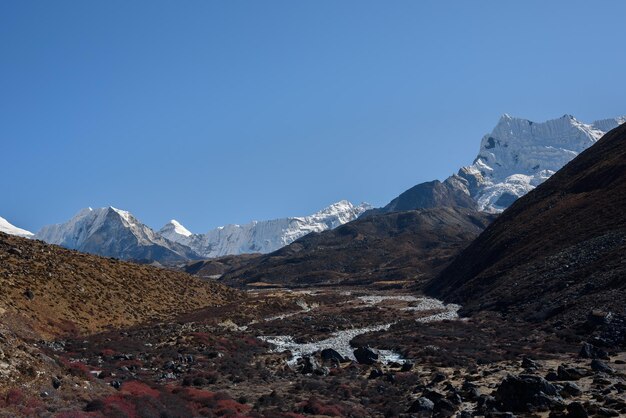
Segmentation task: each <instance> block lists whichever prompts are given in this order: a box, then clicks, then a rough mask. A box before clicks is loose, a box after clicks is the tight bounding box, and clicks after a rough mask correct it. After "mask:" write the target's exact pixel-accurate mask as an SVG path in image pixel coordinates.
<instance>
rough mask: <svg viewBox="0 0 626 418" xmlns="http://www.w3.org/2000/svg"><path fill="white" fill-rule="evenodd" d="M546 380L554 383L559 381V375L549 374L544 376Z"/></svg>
mask: <svg viewBox="0 0 626 418" xmlns="http://www.w3.org/2000/svg"><path fill="white" fill-rule="evenodd" d="M546 380H547V381H549V382H555V381H557V380H559V375H558V374H556V373H554V372H549V373H548V374H547V375H546Z"/></svg>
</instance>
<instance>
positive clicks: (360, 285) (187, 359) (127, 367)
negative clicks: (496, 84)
mask: <svg viewBox="0 0 626 418" xmlns="http://www.w3.org/2000/svg"><path fill="white" fill-rule="evenodd" d="M623 122H624V119H623V118H616V119H610V120H604V121H600V122H594V123H592V124H584V123H581V122H579V121H577V120H576V119H574V118H573V117H570V116H564V117H562V118H559V119H557V120H553V121H548V122H544V123H533V122H531V121H527V120H522V119H515V118H512V117H510V116H508V115H505V116H503V117H502V118H501V119H500V121H499V122H498V125H497V126H496V128H495V129H494V130H493V131H492V132H491V133H490V134H488V135H486V136H485V137H484V138H483V140H482V141H481V145H480V151H479V155H478V157H477V158H476V160H475V162H474V163H473V164H472V165H470V166H467V167H464V168H461V169H460V170H459V172H458V173H457V174H454V175H453V176H451V177H449V178H448V179H446V180H444V181H443V182H440V181H433V182H428V183H422V184H419V185H416V186H415V187H413V188H411V189H409V190H407V191H406V192H404V193H402V194H400V195H399V196H398V197H397V198H395V199H393V200H392V201H391V202H390V203H389V204H388V205H386V206H385V207H383V208H377V209H373V208H371V207H369V206H368V205H360V206H355V205H352V204H351V203H349V202H347V201H341V202H339V203H337V204H334V205H331V206H330V207H328V208H326V209H324V210H322V211H320V212H318V213H316V214H314V215H311V216H307V217H294V218H288V219H284V220H275V221H265V222H253V223H250V224H248V225H242V226H236V225H231V226H226V227H224V228H222V229H218V230H216V231H210V232H209V233H206V234H193V233H191V232H190V231H188V230H187V229H186V228H185V227H184V226H183V225H182V224H180V223H178V222H175V221H172V222H170V223H168V224H167V225H166V226H165V227H163V228H162V229H161V230H160V231H154V230H152V229H151V228H149V227H148V226H146V225H144V224H142V223H141V222H140V221H139V220H137V219H136V218H135V217H134V216H133V215H132V214H130V213H129V212H127V211H123V210H119V209H115V208H112V207H109V208H101V209H86V210H83V211H81V212H80V213H79V214H78V215H77V216H76V217H74V218H73V219H72V220H70V221H69V222H67V223H65V224H60V225H53V226H48V227H44V228H43V229H42V230H41V231H39V232H38V233H37V234H36V235H35V236H34V237H33V236H32V235H31V234H29V233H28V231H24V230H20V229H19V228H16V227H14V226H12V225H11V224H9V223H8V222H5V221H4V220H2V221H3V222H2V224H1V226H2V228H3V229H2V232H0V284H1V286H2V289H3V290H4V291H3V292H2V295H0V317H1V318H2V322H1V323H0V416H6V417H14V416H49V417H57V418H69V417H109V416H115V417H196V416H208V417H212V416H241V417H243V416H250V417H280V418H297V417H304V416H340V417H341V416H345V417H430V416H436V417H470V416H488V417H510V416H533V417H535V416H537V417H553V418H557V417H570V418H575V417H588V416H597V417H610V416H624V415H626V312H625V311H624V303H623V302H624V297H625V296H626V295H625V292H626V275H625V271H626V269H625V266H626V247H625V245H626V238H625V236H626V235H624V234H626V232H625V230H624V228H625V227H626V226H625V225H626V211H624V208H625V207H626V201H625V200H624V199H625V196H626V190H624V186H625V185H626V125H623V124H622V123H623ZM605 132H607V133H605ZM6 232H8V233H6ZM45 241H48V242H45ZM98 254H99V255H98ZM121 259H127V260H133V261H132V262H130V261H123V260H121ZM147 264H154V265H147Z"/></svg>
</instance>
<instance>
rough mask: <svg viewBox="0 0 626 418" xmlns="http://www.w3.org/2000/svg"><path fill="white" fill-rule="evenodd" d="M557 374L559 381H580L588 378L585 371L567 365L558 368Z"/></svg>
mask: <svg viewBox="0 0 626 418" xmlns="http://www.w3.org/2000/svg"><path fill="white" fill-rule="evenodd" d="M556 373H557V375H558V378H559V380H580V379H582V378H583V377H585V376H587V372H586V371H585V370H583V369H579V368H576V367H570V366H565V365H560V366H559V367H558V368H557V370H556Z"/></svg>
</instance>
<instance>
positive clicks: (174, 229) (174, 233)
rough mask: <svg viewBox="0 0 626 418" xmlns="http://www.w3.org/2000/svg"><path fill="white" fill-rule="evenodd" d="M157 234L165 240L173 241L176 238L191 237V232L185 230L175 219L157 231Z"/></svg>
mask: <svg viewBox="0 0 626 418" xmlns="http://www.w3.org/2000/svg"><path fill="white" fill-rule="evenodd" d="M159 234H161V235H162V236H164V237H165V238H167V239H173V238H176V237H179V236H180V237H190V236H191V235H193V234H192V233H191V231H189V230H188V229H187V228H185V227H184V226H183V225H182V224H181V223H180V222H178V221H177V220H176V219H172V220H171V221H169V222H168V223H166V224H165V225H164V226H163V228H161V229H160V230H159Z"/></svg>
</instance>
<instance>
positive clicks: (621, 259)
mask: <svg viewBox="0 0 626 418" xmlns="http://www.w3.org/2000/svg"><path fill="white" fill-rule="evenodd" d="M426 291H427V293H430V294H432V295H436V296H438V297H443V298H445V299H446V300H448V301H453V302H457V303H461V304H463V305H464V311H465V312H466V313H471V312H474V311H477V310H483V309H488V310H497V311H500V312H504V313H508V314H511V315H517V316H520V317H522V318H524V319H529V320H543V319H546V318H551V317H554V318H560V319H568V320H575V319H581V318H582V317H583V316H585V315H587V314H588V313H589V311H590V310H592V309H601V310H608V311H613V312H620V313H622V312H623V311H624V300H626V126H621V127H618V128H616V129H614V130H612V131H610V132H609V133H607V134H606V135H605V136H604V137H603V138H602V139H601V140H599V141H598V142H597V143H596V144H595V145H593V146H592V147H591V148H589V149H588V150H586V151H584V152H583V153H582V154H580V155H579V156H578V157H577V158H576V159H574V160H573V161H572V162H570V163H569V164H567V165H566V166H565V167H564V168H562V169H561V170H560V171H558V172H557V173H556V174H555V175H554V176H552V177H551V178H550V179H549V180H547V181H546V182H545V183H544V184H542V185H541V186H539V187H538V188H537V189H535V190H534V191H532V192H531V193H529V194H527V195H526V196H524V197H522V198H520V199H519V200H518V201H517V202H515V203H514V204H513V205H512V206H511V207H510V208H509V209H507V210H506V211H505V212H504V213H503V214H502V215H500V217H499V218H498V219H497V220H496V221H495V222H494V223H493V224H492V225H491V226H490V227H489V228H487V230H485V232H483V233H482V234H481V235H480V237H478V238H477V239H476V240H475V241H474V242H473V243H472V244H471V245H470V246H469V247H468V248H467V249H466V250H464V251H463V252H462V254H461V255H460V256H459V257H458V258H457V259H456V260H455V261H454V262H453V263H452V264H451V265H450V266H449V267H448V268H446V269H445V270H444V271H443V272H442V273H441V274H440V275H439V277H437V278H435V279H434V280H432V281H431V282H430V283H429V284H428V286H427V287H426Z"/></svg>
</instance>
